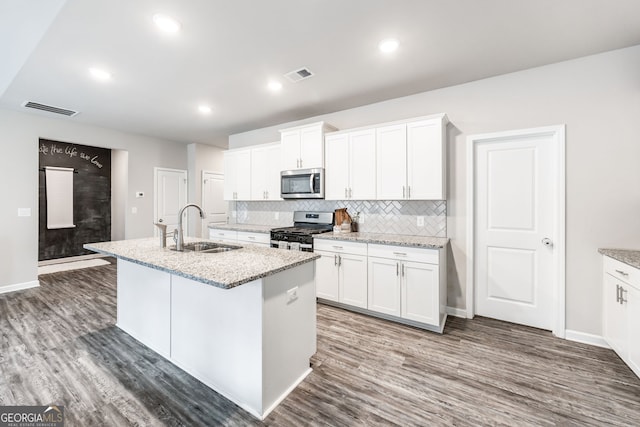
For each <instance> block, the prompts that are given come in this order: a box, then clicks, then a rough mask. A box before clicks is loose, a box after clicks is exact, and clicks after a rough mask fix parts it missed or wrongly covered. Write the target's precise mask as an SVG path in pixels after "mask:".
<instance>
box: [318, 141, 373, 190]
mask: <svg viewBox="0 0 640 427" xmlns="http://www.w3.org/2000/svg"><path fill="white" fill-rule="evenodd" d="M325 150H326V165H325V166H326V175H325V198H326V199H328V200H346V199H353V200H372V199H375V198H376V168H375V162H376V133H375V129H365V130H361V131H355V132H347V133H338V134H330V135H327V136H326V138H325Z"/></svg>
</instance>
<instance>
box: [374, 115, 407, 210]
mask: <svg viewBox="0 0 640 427" xmlns="http://www.w3.org/2000/svg"><path fill="white" fill-rule="evenodd" d="M406 186H407V126H406V125H404V124H402V125H394V126H386V127H382V128H378V129H376V199H378V200H400V199H404V198H406V192H407V189H406Z"/></svg>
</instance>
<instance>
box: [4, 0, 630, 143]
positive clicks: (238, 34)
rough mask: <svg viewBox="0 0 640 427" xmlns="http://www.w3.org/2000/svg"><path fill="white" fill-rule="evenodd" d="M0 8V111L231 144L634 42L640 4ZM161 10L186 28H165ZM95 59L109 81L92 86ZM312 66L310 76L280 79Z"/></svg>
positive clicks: (333, 0)
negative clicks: (388, 44) (384, 47)
mask: <svg viewBox="0 0 640 427" xmlns="http://www.w3.org/2000/svg"><path fill="white" fill-rule="evenodd" d="M46 3H49V5H50V6H49V7H48V8H43V5H44V4H46ZM61 4H63V6H62V9H61V10H60V12H59V13H58V7H59V6H60V5H61ZM0 11H1V12H2V13H1V15H2V17H1V18H0V36H3V37H0V54H2V53H4V56H3V57H4V58H10V61H6V62H5V64H10V65H11V67H6V70H5V72H3V73H0V107H2V108H8V109H15V110H21V111H25V112H29V113H30V114H40V115H49V116H52V117H61V119H62V120H69V121H74V122H79V123H87V124H93V125H99V126H104V127H109V128H115V129H120V130H123V131H127V132H133V133H139V134H145V135H151V136H156V137H160V138H165V139H169V140H174V141H180V142H185V143H191V142H199V143H210V144H217V145H222V146H224V145H225V144H226V136H227V135H230V134H233V133H238V132H243V131H247V130H251V129H255V128H260V127H264V126H270V125H277V124H279V123H285V122H289V121H293V120H299V119H303V118H306V117H311V116H315V115H318V114H323V113H328V112H334V111H339V110H342V109H346V108H351V107H355V106H360V105H365V104H369V103H372V102H377V101H381V100H385V99H390V98H396V97H399V96H404V95H409V94H413V93H418V92H423V91H427V90H432V89H436V88H441V87H446V86H451V85H455V84H460V83H464V82H468V81H472V80H477V79H481V78H485V77H490V76H495V75H499V74H504V73H509V72H513V71H517V70H522V69H526V68H531V67H535V66H540V65H544V64H549V63H554V62H558V61H562V60H566V59H571V58H576V57H580V56H585V55H590V54H594V53H598V52H603V51H607V50H612V49H617V48H622V47H627V46H632V45H636V44H640V1H638V0H615V1H611V0H535V1H533V0H531V1H524V0H522V1H514V0H447V1H444V0H304V1H301V0H270V1H264V0H233V1H230V0H182V1H179V0H173V1H169V0H164V1H158V0H136V1H131V0H93V1H87V0H66V1H64V0H57V1H51V2H49V0H46V1H45V0H22V1H11V2H4V3H3V4H2V7H1V8H0ZM156 12H163V13H166V14H170V15H172V16H173V17H175V18H176V19H177V20H178V21H180V23H181V24H182V29H181V31H180V32H179V33H178V34H176V35H173V36H169V35H167V34H162V33H160V32H159V31H158V30H157V28H156V27H155V26H154V24H153V22H152V15H153V14H154V13H156ZM26 17H31V18H26ZM51 21H52V22H51ZM49 22H51V25H50V26H48V24H49ZM47 27H48V29H47ZM25 34H28V35H29V37H27V36H26V35H25ZM39 34H44V36H43V37H42V39H41V40H40V42H39V44H37V46H36V43H37V38H38V36H39ZM6 35H12V36H11V37H6ZM390 36H392V37H396V38H398V39H399V40H400V42H401V45H400V48H399V50H398V51H397V52H395V53H394V54H392V55H390V56H385V55H382V54H381V53H380V52H379V51H378V50H377V44H378V42H379V41H380V40H381V39H383V38H385V37H390ZM34 46H35V49H33V47H34ZM3 66H4V64H3ZM20 66H21V68H20ZM92 66H101V67H104V68H107V69H108V70H110V71H111V72H112V73H113V79H112V80H111V81H109V82H107V83H98V82H96V81H94V80H92V79H91V78H90V77H89V75H88V68H89V67H92ZM303 66H304V67H308V68H309V69H310V70H311V71H313V72H314V73H315V74H316V75H315V76H314V77H312V78H310V79H308V80H303V81H301V82H298V83H290V82H289V81H287V80H286V79H285V78H284V77H283V74H285V73H287V72H289V71H292V70H295V69H297V68H300V67H303ZM18 70H19V71H18ZM269 79H278V80H280V81H281V82H282V83H283V85H284V87H283V89H282V91H281V92H280V93H277V94H274V93H272V92H270V91H269V90H267V89H266V85H267V82H268V80H269ZM5 88H6V90H5ZM3 91H4V92H3ZM24 101H35V102H39V103H44V104H49V105H54V106H57V107H63V108H67V109H72V110H77V111H80V114H78V115H77V116H75V117H70V118H66V117H62V116H55V115H51V113H44V112H38V111H31V110H28V109H25V108H23V107H22V106H21V105H22V104H23V103H24ZM200 103H208V104H209V105H211V106H212V108H213V112H212V113H211V114H210V115H208V116H203V115H201V114H199V113H198V112H197V107H198V105H199V104H200ZM425 113H428V112H425Z"/></svg>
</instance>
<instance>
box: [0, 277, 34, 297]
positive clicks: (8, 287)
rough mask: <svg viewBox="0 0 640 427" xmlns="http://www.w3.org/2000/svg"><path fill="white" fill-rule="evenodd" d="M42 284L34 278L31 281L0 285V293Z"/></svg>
mask: <svg viewBox="0 0 640 427" xmlns="http://www.w3.org/2000/svg"><path fill="white" fill-rule="evenodd" d="M38 286H40V281H38V280H33V281H31V282H24V283H16V284H13V285H6V286H0V294H6V293H8V292H15V291H22V290H24V289H30V288H37V287H38Z"/></svg>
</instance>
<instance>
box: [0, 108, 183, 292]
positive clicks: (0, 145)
mask: <svg viewBox="0 0 640 427" xmlns="http://www.w3.org/2000/svg"><path fill="white" fill-rule="evenodd" d="M42 114H44V113H42ZM0 129H2V132H0V152H1V155H0V177H1V178H2V182H3V185H0V200H1V201H2V209H0V244H1V245H2V248H3V249H2V256H1V257H0V292H2V287H3V286H4V287H7V286H10V285H19V284H22V283H29V282H33V281H35V280H37V265H38V173H39V172H38V139H39V138H46V139H52V140H57V141H63V142H70V143H77V144H84V145H92V146H96V147H105V148H112V149H117V150H126V151H127V152H128V158H129V167H128V178H129V185H128V194H127V198H126V205H127V206H128V208H129V209H128V210H127V213H126V215H125V237H126V238H137V237H147V236H152V235H153V229H154V227H153V191H154V188H153V167H154V166H164V167H169V168H177V169H187V147H186V146H185V145H184V144H177V143H173V142H169V141H164V140H159V139H155V138H148V137H144V136H139V135H132V134H126V133H123V132H118V131H114V130H110V129H105V128H99V127H95V126H85V125H78V124H76V123H74V122H73V118H63V119H50V118H48V117H44V116H42V115H35V114H23V113H18V112H14V111H9V110H4V109H0ZM135 191H144V192H145V197H144V198H141V199H136V198H135ZM132 207H137V209H138V212H137V214H132V213H131V208H132ZM18 208H31V216H30V217H18V216H17V209H18Z"/></svg>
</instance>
